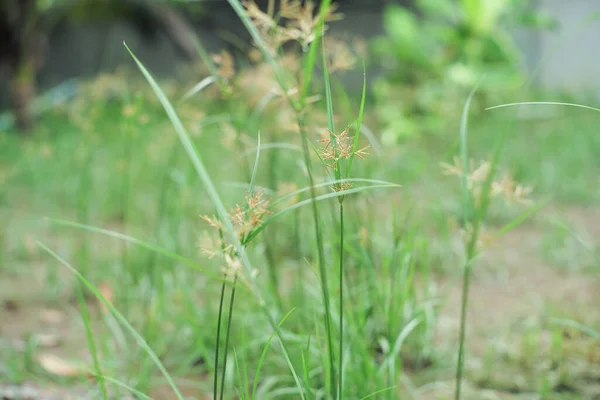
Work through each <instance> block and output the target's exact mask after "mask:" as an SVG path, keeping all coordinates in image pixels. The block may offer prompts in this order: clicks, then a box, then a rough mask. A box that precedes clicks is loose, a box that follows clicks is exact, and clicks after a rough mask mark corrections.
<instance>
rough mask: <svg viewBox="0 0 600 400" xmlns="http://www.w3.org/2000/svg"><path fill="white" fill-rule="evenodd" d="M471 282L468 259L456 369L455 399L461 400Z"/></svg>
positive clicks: (464, 275)
mask: <svg viewBox="0 0 600 400" xmlns="http://www.w3.org/2000/svg"><path fill="white" fill-rule="evenodd" d="M470 281H471V260H470V259H468V260H467V263H466V265H465V270H464V273H463V287H462V299H461V304H460V333H459V339H458V367H457V368H456V391H455V393H454V399H455V400H460V393H461V384H462V377H463V369H464V364H465V360H464V358H465V334H466V329H467V303H468V298H469V284H470Z"/></svg>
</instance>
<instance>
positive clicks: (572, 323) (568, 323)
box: [549, 318, 600, 341]
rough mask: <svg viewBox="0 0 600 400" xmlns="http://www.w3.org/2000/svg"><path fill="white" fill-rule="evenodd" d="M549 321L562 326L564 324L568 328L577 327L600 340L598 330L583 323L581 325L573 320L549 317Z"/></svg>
mask: <svg viewBox="0 0 600 400" xmlns="http://www.w3.org/2000/svg"><path fill="white" fill-rule="evenodd" d="M549 321H550V322H552V323H554V324H557V325H562V326H566V327H569V328H574V329H577V330H578V331H581V332H583V333H585V334H586V335H588V336H589V337H591V338H592V339H595V340H598V341H600V332H598V331H596V330H594V329H592V328H590V327H587V326H585V325H582V324H580V323H578V322H575V321H573V320H570V319H561V318H550V319H549Z"/></svg>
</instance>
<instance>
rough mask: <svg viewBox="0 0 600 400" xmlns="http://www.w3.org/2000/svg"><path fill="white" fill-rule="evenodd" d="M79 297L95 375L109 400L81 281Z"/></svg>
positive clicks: (78, 287)
mask: <svg viewBox="0 0 600 400" xmlns="http://www.w3.org/2000/svg"><path fill="white" fill-rule="evenodd" d="M77 299H78V300H79V307H80V309H81V319H82V321H83V326H84V328H85V337H86V340H87V342H88V347H89V349H90V354H91V356H92V362H93V363H94V375H95V376H96V380H97V381H98V386H99V387H100V393H102V398H103V399H104V400H107V399H108V394H107V392H106V386H105V385H104V375H103V374H102V368H100V362H99V360H98V351H97V349H96V341H95V340H94V333H93V332H92V327H91V323H90V314H89V311H88V308H87V304H86V302H85V297H84V295H83V288H82V287H81V283H78V284H77Z"/></svg>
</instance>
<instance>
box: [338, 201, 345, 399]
mask: <svg viewBox="0 0 600 400" xmlns="http://www.w3.org/2000/svg"><path fill="white" fill-rule="evenodd" d="M339 274H340V275H339V279H340V339H339V340H340V354H339V369H338V374H339V378H338V383H339V389H338V399H343V398H344V397H343V396H342V389H343V383H342V376H343V374H342V366H343V362H342V361H343V353H344V203H340V270H339Z"/></svg>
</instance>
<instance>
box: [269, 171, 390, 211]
mask: <svg viewBox="0 0 600 400" xmlns="http://www.w3.org/2000/svg"><path fill="white" fill-rule="evenodd" d="M341 182H351V183H373V184H377V185H392V186H396V187H401V186H400V185H398V184H396V183H392V182H388V181H381V180H378V179H364V178H349V179H339V180H332V181H328V182H323V183H317V184H316V185H312V186H306V187H303V188H302V189H298V190H296V191H294V192H290V193H287V194H285V195H283V196H281V197H280V198H278V199H277V200H275V201H274V202H272V203H271V207H273V206H275V205H277V204H278V203H281V202H282V201H285V200H287V199H289V198H290V197H295V196H298V195H299V194H301V193H304V192H307V191H310V190H312V189H319V188H323V187H332V186H334V185H336V184H338V183H341Z"/></svg>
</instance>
